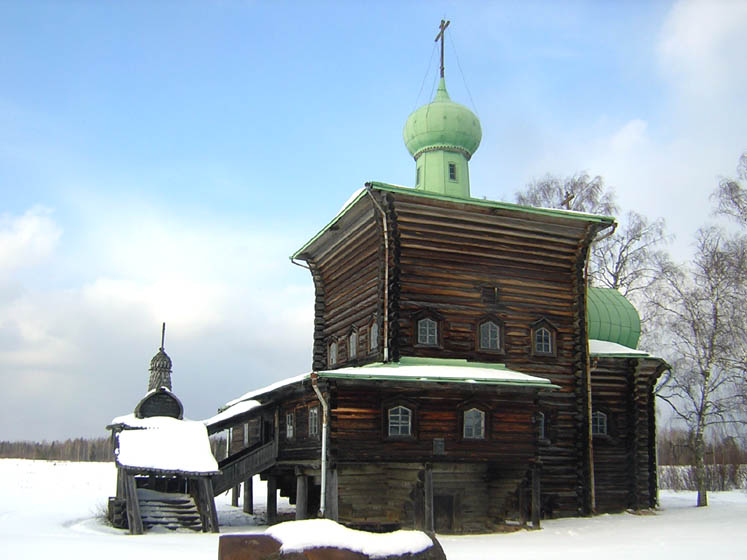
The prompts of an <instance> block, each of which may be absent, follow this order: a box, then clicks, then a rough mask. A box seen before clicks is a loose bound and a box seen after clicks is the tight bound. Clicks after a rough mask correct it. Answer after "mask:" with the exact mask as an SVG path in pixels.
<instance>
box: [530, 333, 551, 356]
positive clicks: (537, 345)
mask: <svg viewBox="0 0 747 560" xmlns="http://www.w3.org/2000/svg"><path fill="white" fill-rule="evenodd" d="M552 342H553V341H552V332H551V331H550V329H548V328H547V327H539V328H538V329H537V330H535V331H534V351H535V352H536V353H537V354H552V353H553V352H554V348H553V343H552Z"/></svg>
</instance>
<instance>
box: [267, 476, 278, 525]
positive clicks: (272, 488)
mask: <svg viewBox="0 0 747 560" xmlns="http://www.w3.org/2000/svg"><path fill="white" fill-rule="evenodd" d="M277 520H278V481H277V479H276V478H275V477H274V476H268V477H267V524H268V525H273V524H275V523H277Z"/></svg>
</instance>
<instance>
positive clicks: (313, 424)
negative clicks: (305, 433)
mask: <svg viewBox="0 0 747 560" xmlns="http://www.w3.org/2000/svg"><path fill="white" fill-rule="evenodd" d="M318 435H319V407H318V406H312V407H310V408H309V437H317V436H318Z"/></svg>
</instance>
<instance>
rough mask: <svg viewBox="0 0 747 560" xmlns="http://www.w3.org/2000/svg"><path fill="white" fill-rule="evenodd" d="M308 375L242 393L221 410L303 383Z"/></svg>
mask: <svg viewBox="0 0 747 560" xmlns="http://www.w3.org/2000/svg"><path fill="white" fill-rule="evenodd" d="M309 375H310V374H308V373H303V374H301V375H296V376H295V377H289V378H287V379H281V380H280V381H278V382H277V383H273V384H272V385H268V386H267V387H262V388H261V389H257V390H255V391H249V392H248V393H244V394H243V395H241V396H240V397H239V398H238V399H234V400H232V401H230V402H227V403H226V406H224V407H223V408H222V410H227V409H228V408H229V407H232V406H234V405H236V404H238V403H240V402H242V401H247V400H251V399H254V397H258V396H259V395H264V394H265V393H269V392H271V391H275V390H276V389H280V388H282V387H285V386H286V385H293V384H294V383H299V382H301V381H303V380H304V379H307V378H308V377H309Z"/></svg>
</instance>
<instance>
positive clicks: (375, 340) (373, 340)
mask: <svg viewBox="0 0 747 560" xmlns="http://www.w3.org/2000/svg"><path fill="white" fill-rule="evenodd" d="M378 347H379V323H377V322H376V321H374V322H373V323H371V328H370V329H368V349H369V350H370V351H371V352H373V351H374V350H376V349H377V348H378Z"/></svg>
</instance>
